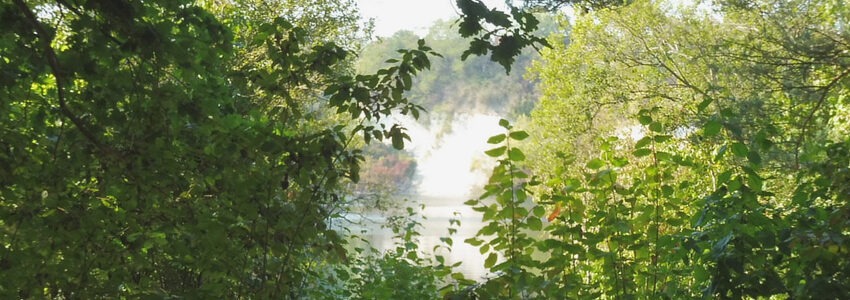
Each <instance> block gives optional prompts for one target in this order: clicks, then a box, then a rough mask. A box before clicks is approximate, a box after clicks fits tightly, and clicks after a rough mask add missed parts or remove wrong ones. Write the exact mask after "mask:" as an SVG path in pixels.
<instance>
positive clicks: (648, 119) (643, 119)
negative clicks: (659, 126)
mask: <svg viewBox="0 0 850 300" xmlns="http://www.w3.org/2000/svg"><path fill="white" fill-rule="evenodd" d="M638 122H640V125H643V126H646V125H649V124H650V123H652V117H650V116H647V115H642V116H639V117H638Z"/></svg>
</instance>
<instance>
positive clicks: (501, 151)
mask: <svg viewBox="0 0 850 300" xmlns="http://www.w3.org/2000/svg"><path fill="white" fill-rule="evenodd" d="M506 149H507V147H505V146H501V147H497V148H493V149H490V150H487V151H484V154H487V156H490V157H499V156H502V155H503V154H505V150H506Z"/></svg>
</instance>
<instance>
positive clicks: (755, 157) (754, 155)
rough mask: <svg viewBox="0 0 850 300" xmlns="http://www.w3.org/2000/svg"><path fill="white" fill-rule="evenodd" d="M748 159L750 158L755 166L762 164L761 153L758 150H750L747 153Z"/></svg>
mask: <svg viewBox="0 0 850 300" xmlns="http://www.w3.org/2000/svg"><path fill="white" fill-rule="evenodd" d="M747 160H749V161H750V163H751V164H753V165H755V166H760V165H761V155H759V154H758V152H756V151H750V152H749V153H748V154H747Z"/></svg>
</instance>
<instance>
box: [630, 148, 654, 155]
mask: <svg viewBox="0 0 850 300" xmlns="http://www.w3.org/2000/svg"><path fill="white" fill-rule="evenodd" d="M632 154H633V155H634V156H636V157H644V156H647V155H650V154H652V150H650V149H647V148H643V149H637V150H635V151H634V152H632Z"/></svg>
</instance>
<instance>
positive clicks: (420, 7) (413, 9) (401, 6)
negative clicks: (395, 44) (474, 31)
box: [357, 0, 504, 36]
mask: <svg viewBox="0 0 850 300" xmlns="http://www.w3.org/2000/svg"><path fill="white" fill-rule="evenodd" d="M357 2H358V5H359V6H360V13H361V14H362V15H363V17H364V18H374V19H375V35H377V36H391V35H392V34H393V33H395V32H396V31H399V30H402V29H407V30H412V31H414V32H416V33H419V34H424V33H425V32H427V30H426V29H427V28H428V27H429V26H430V25H431V24H432V23H434V21H436V20H438V19H455V18H457V17H458V13H457V10H456V8H455V6H454V3H455V0H357ZM484 3H487V5H488V6H490V7H493V6H495V5H499V4H502V6H503V4H504V1H499V0H485V1H484Z"/></svg>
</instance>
